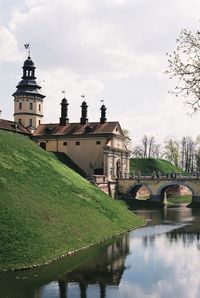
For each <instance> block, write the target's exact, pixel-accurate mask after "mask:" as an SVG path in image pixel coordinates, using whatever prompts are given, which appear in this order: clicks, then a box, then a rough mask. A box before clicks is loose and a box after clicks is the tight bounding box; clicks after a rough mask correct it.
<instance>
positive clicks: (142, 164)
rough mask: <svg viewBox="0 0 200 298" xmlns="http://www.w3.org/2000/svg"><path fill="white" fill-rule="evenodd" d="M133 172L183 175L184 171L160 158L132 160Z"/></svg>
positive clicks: (131, 168)
mask: <svg viewBox="0 0 200 298" xmlns="http://www.w3.org/2000/svg"><path fill="white" fill-rule="evenodd" d="M130 170H131V172H133V171H135V172H138V171H140V172H144V173H152V172H153V171H155V172H159V171H160V172H161V173H181V172H182V170H181V169H179V168H177V167H176V166H174V165H173V164H171V163H170V162H169V161H167V160H164V159H159V158H131V160H130Z"/></svg>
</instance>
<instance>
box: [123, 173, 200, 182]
mask: <svg viewBox="0 0 200 298" xmlns="http://www.w3.org/2000/svg"><path fill="white" fill-rule="evenodd" d="M162 178H163V179H173V180H175V179H177V180H178V179H186V178H188V179H200V172H193V173H185V172H183V173H173V172H168V173H164V172H160V171H158V172H156V171H153V172H140V171H135V172H132V173H125V174H121V175H120V177H119V179H162Z"/></svg>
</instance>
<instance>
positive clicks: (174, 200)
mask: <svg viewBox="0 0 200 298" xmlns="http://www.w3.org/2000/svg"><path fill="white" fill-rule="evenodd" d="M191 201H192V197H191V195H174V196H169V197H168V198H167V202H168V203H169V204H189V203H191Z"/></svg>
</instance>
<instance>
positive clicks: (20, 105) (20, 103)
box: [19, 102, 22, 110]
mask: <svg viewBox="0 0 200 298" xmlns="http://www.w3.org/2000/svg"><path fill="white" fill-rule="evenodd" d="M21 109H22V102H19V110H21Z"/></svg>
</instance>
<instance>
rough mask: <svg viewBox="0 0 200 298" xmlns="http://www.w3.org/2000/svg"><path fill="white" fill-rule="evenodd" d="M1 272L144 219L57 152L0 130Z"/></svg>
mask: <svg viewBox="0 0 200 298" xmlns="http://www.w3.org/2000/svg"><path fill="white" fill-rule="evenodd" d="M0 189H1V192H0V235H1V238H0V271H3V270H11V269H20V268H27V267H31V266H36V265H39V264H44V263H48V262H50V261H52V260H55V259H57V258H58V257H60V256H62V255H65V254H67V253H69V252H74V251H76V250H79V249H81V248H83V247H88V246H91V245H93V244H95V243H98V242H100V241H103V240H104V239H109V238H112V237H113V236H116V235H119V234H121V233H123V232H125V231H128V230H130V229H133V228H135V227H138V226H140V225H142V224H144V223H145V221H144V220H143V219H141V218H139V217H138V216H136V215H134V214H133V213H132V212H130V211H128V210H127V208H126V207H125V206H123V204H120V203H119V202H117V201H115V200H113V199H111V198H110V197H108V196H107V195H106V194H104V193H103V192H102V191H100V190H99V189H97V188H96V187H95V186H93V185H92V184H91V183H89V182H88V181H86V180H85V179H83V178H82V177H81V176H79V175H78V174H77V173H75V172H74V171H72V170H71V169H69V168H68V167H66V166H65V165H63V164H62V163H60V162H59V161H58V160H57V159H56V157H55V155H53V154H51V153H49V152H46V151H44V150H42V149H41V148H39V147H38V146H36V145H35V144H34V143H33V142H32V141H30V139H28V138H27V137H23V136H21V135H18V134H13V133H10V132H4V131H0Z"/></svg>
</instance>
